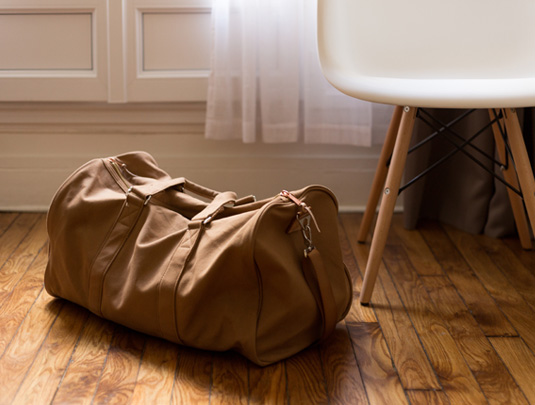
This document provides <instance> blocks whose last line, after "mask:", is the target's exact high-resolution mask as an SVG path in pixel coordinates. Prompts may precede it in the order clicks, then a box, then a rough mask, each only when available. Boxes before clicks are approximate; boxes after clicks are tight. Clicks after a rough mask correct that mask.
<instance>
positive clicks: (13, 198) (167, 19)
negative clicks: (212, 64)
mask: <svg viewBox="0 0 535 405" xmlns="http://www.w3.org/2000/svg"><path fill="white" fill-rule="evenodd" d="M210 5H211V1H210V0H128V1H119V0H113V1H106V0H77V1H73V0H0V37H1V38H2V40H1V41H0V55H1V57H0V59H1V60H0V210H46V209H47V207H48V205H49V202H50V200H51V198H52V196H53V194H54V192H55V190H56V189H57V188H58V187H59V185H60V184H61V183H62V182H63V180H64V179H65V178H66V177H67V176H68V175H69V174H70V173H71V172H72V171H73V170H75V169H76V168H77V167H79V166H80V165H82V164H83V163H85V162H86V161H88V160H90V159H93V158H96V157H104V156H110V155H115V154H120V153H123V152H127V151H132V150H146V151H148V152H150V153H152V154H153V155H154V156H155V158H156V159H157V161H158V162H159V163H160V165H161V166H162V167H163V168H164V169H166V170H167V171H168V172H169V173H170V174H171V175H174V176H186V177H188V178H190V179H191V180H193V181H195V182H198V183H201V184H204V185H206V186H208V187H211V188H215V189H219V190H234V191H237V192H238V193H239V194H240V195H247V194H255V195H256V196H257V197H258V198H264V197H268V196H271V195H274V194H276V193H278V192H280V190H281V189H283V188H286V189H297V188H300V187H303V186H305V185H307V184H311V183H321V184H324V185H326V186H328V187H330V188H332V189H333V191H334V192H335V193H336V194H337V196H338V198H339V200H340V204H341V207H342V208H343V209H362V208H363V206H364V205H365V203H366V198H367V194H368V191H369V188H370V185H371V181H372V176H373V172H374V170H375V166H376V161H377V157H378V154H379V149H378V148H356V147H346V146H321V145H303V144H302V143H298V144H288V145H267V144H260V143H259V144H253V145H244V144H242V143H240V142H237V141H236V142H216V141H207V140H205V139H204V135H203V132H204V117H205V103H204V102H205V100H206V90H207V78H208V75H209V55H210V12H211V8H210ZM185 39H187V40H185ZM169 50H173V52H170V51H169ZM382 130H384V128H383V129H382Z"/></svg>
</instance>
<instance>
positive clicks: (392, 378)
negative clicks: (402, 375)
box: [347, 322, 408, 404]
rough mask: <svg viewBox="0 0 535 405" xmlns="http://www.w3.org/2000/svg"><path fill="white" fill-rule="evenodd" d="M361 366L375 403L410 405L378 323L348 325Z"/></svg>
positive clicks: (367, 389) (366, 385)
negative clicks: (407, 404)
mask: <svg viewBox="0 0 535 405" xmlns="http://www.w3.org/2000/svg"><path fill="white" fill-rule="evenodd" d="M347 328H348V330H349V333H350V334H351V339H352V341H353V345H354V346H355V354H356V356H357V361H358V365H359V368H360V372H361V375H362V379H363V381H364V386H365V387H366V393H367V394H368V400H369V402H370V403H371V404H406V403H408V401H407V397H406V395H405V392H404V391H403V387H402V386H401V381H400V380H399V376H398V375H397V373H396V370H395V369H394V367H393V364H392V360H391V358H390V353H389V352H388V348H387V345H386V341H385V339H384V337H383V335H382V333H381V328H380V326H379V324H377V323H370V322H367V323H353V322H347Z"/></svg>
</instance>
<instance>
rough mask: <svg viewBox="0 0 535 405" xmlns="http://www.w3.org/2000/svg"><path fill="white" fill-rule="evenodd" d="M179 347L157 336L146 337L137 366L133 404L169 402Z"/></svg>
mask: <svg viewBox="0 0 535 405" xmlns="http://www.w3.org/2000/svg"><path fill="white" fill-rule="evenodd" d="M178 354H179V347H178V346H177V345H175V344H172V343H170V342H165V341H162V340H161V339H157V338H148V339H147V342H146V345H145V350H144V352H143V359H142V361H141V364H140V366H139V372H138V375H137V379H136V386H135V388H134V393H133V394H132V400H131V401H132V403H133V404H157V403H159V402H162V403H163V402H165V403H169V402H170V400H171V391H172V388H173V384H174V379H175V371H176V367H177V361H178Z"/></svg>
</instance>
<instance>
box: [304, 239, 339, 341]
mask: <svg viewBox="0 0 535 405" xmlns="http://www.w3.org/2000/svg"><path fill="white" fill-rule="evenodd" d="M303 273H304V275H305V280H306V282H307V284H308V286H309V288H310V290H311V291H312V294H313V295H314V298H315V300H316V304H317V305H318V309H319V311H320V314H321V318H322V321H323V328H322V333H321V336H320V339H319V342H323V341H324V340H325V339H326V338H327V337H328V336H329V335H330V334H331V333H332V331H333V330H334V328H335V326H336V323H337V318H338V316H337V311H336V302H335V300H334V294H333V290H332V288H331V283H330V282H329V278H328V276H327V273H326V271H325V266H324V264H323V259H322V258H321V254H320V252H319V251H318V250H317V249H313V250H312V251H310V252H309V253H308V254H307V256H306V257H305V258H304V260H303Z"/></svg>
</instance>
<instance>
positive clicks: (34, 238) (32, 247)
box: [0, 215, 46, 307]
mask: <svg viewBox="0 0 535 405" xmlns="http://www.w3.org/2000/svg"><path fill="white" fill-rule="evenodd" d="M45 240H46V218H45V216H44V215H41V216H40V217H39V218H38V220H37V222H36V223H35V224H34V225H33V226H32V227H31V228H29V230H28V233H27V234H26V235H25V236H24V239H23V240H22V241H21V242H20V243H19V245H18V246H17V247H16V249H15V250H14V251H13V253H12V254H11V256H10V257H9V258H8V259H7V260H6V261H5V262H4V265H3V266H2V267H1V269H0V307H1V306H2V305H3V303H4V301H5V300H6V298H7V297H8V295H9V294H10V293H11V292H12V291H13V289H14V288H15V286H16V285H17V283H18V282H19V280H20V279H21V278H22V277H23V275H24V273H25V272H26V271H27V270H28V268H29V266H30V265H31V264H32V263H33V261H34V260H35V257H36V256H37V254H38V253H39V251H40V250H41V249H43V247H44V246H45V244H46V242H45V243H43V241H45ZM0 263H1V262H0ZM39 270H40V269H39ZM39 276H40V278H41V274H39ZM23 284H24V283H23Z"/></svg>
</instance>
